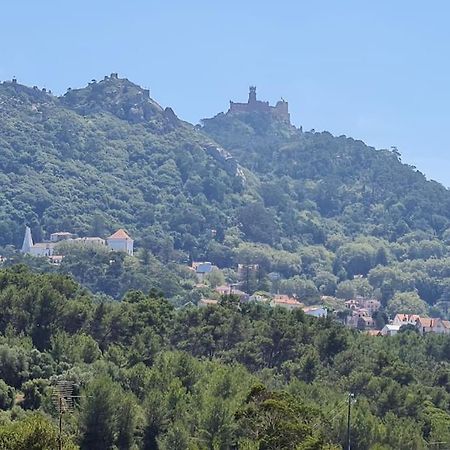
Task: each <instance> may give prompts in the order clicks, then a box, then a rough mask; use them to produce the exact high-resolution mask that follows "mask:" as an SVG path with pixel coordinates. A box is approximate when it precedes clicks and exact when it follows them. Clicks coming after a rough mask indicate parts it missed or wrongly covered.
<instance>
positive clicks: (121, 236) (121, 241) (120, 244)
mask: <svg viewBox="0 0 450 450" xmlns="http://www.w3.org/2000/svg"><path fill="white" fill-rule="evenodd" d="M133 243H134V241H133V239H131V238H130V236H128V234H127V233H126V232H125V230H123V229H122V228H121V229H120V230H117V231H116V232H115V233H114V234H112V235H111V236H109V238H106V244H107V245H108V247H109V248H110V249H111V250H114V251H116V252H126V253H128V254H129V255H130V256H133Z"/></svg>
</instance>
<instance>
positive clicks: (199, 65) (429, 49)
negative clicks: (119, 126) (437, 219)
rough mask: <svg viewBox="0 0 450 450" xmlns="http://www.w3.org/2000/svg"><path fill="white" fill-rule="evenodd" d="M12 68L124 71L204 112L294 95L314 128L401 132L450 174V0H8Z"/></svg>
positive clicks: (5, 13) (433, 173) (383, 140)
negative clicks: (253, 97) (252, 92)
mask: <svg viewBox="0 0 450 450" xmlns="http://www.w3.org/2000/svg"><path fill="white" fill-rule="evenodd" d="M0 19H1V22H0V23H1V25H0V79H2V80H4V79H10V78H11V77H12V76H14V75H15V76H17V78H18V81H19V82H21V83H24V84H28V85H35V84H36V85H38V86H41V87H47V88H49V89H52V90H53V92H55V93H63V92H65V90H66V89H67V87H69V86H70V87H81V86H84V85H86V84H87V82H88V81H90V80H91V79H92V78H96V79H100V78H102V77H103V76H104V75H106V74H109V73H110V72H119V76H124V77H127V78H129V79H130V80H131V81H134V82H136V83H138V84H141V85H143V86H146V87H148V88H150V92H151V96H152V97H153V98H154V99H155V100H157V101H158V102H159V103H160V104H162V105H163V106H171V107H173V108H174V110H175V111H176V113H177V114H178V115H179V116H180V117H181V118H183V119H185V120H188V121H190V122H194V123H196V122H198V121H199V120H200V119H201V118H203V117H210V116H212V115H214V114H216V113H217V112H219V111H223V110H226V109H227V107H228V101H229V100H230V99H233V100H235V101H245V100H246V98H247V91H248V86H249V85H250V84H255V85H256V86H257V89H258V96H259V98H260V99H264V100H269V101H270V102H271V103H272V102H275V101H276V100H278V99H279V98H280V97H281V96H282V97H283V98H285V99H286V100H288V101H289V105H290V110H291V116H292V120H293V122H294V124H295V125H298V126H299V125H302V126H303V128H304V129H306V130H309V129H311V128H314V129H316V130H328V131H331V132H332V133H333V134H336V135H341V134H346V135H348V136H352V137H354V138H358V139H362V140H364V141H365V142H366V143H367V144H369V145H373V146H375V147H377V148H381V147H383V148H389V147H390V146H397V147H398V149H399V150H400V152H401V153H402V155H403V161H404V162H407V163H409V164H413V165H415V166H417V168H419V169H420V170H421V171H422V172H424V173H425V174H426V175H427V176H428V177H429V178H433V179H436V180H438V181H440V182H442V183H443V184H445V185H446V186H450V171H449V170H448V167H449V163H450V144H449V133H450V130H449V125H450V112H449V104H450V26H449V23H450V3H449V2H445V1H432V0H431V1H428V2H425V1H420V2H419V1H414V0H409V1H403V0H391V1H385V0H377V1H368V0H366V1H364V0H358V1H356V0H355V1H346V0H329V1H317V0H316V1H311V0H309V1H303V0H297V1H295V0H290V1H288V0H286V1H284V0H277V1H273V0H272V1H264V0H259V1H256V0H249V1H245V0H240V1H235V0H227V1H214V0H205V1H197V0H191V1H188V0H186V1H181V0H180V1H171V0H166V1H151V0H147V1H144V0H141V1H139V0H127V1H124V0H123V1H117V0H109V1H103V0H91V1H85V0H77V1H70V0H65V1H61V0H59V1H57V0H53V1H50V0H40V1H35V0H29V1H25V0H14V1H9V2H6V1H1V3H0Z"/></svg>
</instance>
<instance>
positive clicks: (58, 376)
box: [0, 266, 450, 450]
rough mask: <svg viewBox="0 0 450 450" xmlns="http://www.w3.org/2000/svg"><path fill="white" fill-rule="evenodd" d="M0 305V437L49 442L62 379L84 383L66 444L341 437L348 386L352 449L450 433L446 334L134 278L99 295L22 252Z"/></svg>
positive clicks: (315, 441)
mask: <svg viewBox="0 0 450 450" xmlns="http://www.w3.org/2000/svg"><path fill="white" fill-rule="evenodd" d="M0 309H1V311H2V315H1V316H0V318H1V321H0V378H1V379H2V380H3V381H2V383H1V386H0V398H1V401H2V405H1V406H2V409H3V411H1V412H0V447H1V446H2V445H3V447H1V448H8V449H23V448H27V449H28V448H34V449H47V448H48V449H50V448H55V442H57V439H58V432H57V428H56V427H55V424H56V423H57V422H56V421H57V411H56V408H55V405H54V403H53V402H52V393H53V389H54V385H55V383H56V382H57V381H62V380H65V381H67V382H70V383H71V384H72V385H73V389H74V394H75V395H77V396H80V397H77V399H76V400H75V410H74V412H73V413H71V414H70V413H69V414H65V415H64V416H63V429H64V433H63V439H64V442H65V444H64V445H65V446H64V448H76V447H77V446H78V447H79V448H81V449H92V448H94V447H95V448H96V449H112V448H120V449H137V448H142V449H187V448H191V449H213V448H223V449H227V448H239V449H275V448H276V449H291V448H298V449H311V450H312V449H319V448H320V449H326V448H327V449H338V448H341V447H340V446H341V445H342V444H343V443H344V442H345V439H346V411H347V409H346V408H347V398H348V392H350V391H351V392H353V393H354V394H355V396H356V397H355V398H356V401H355V403H354V405H353V421H352V437H353V445H352V448H354V449H355V450H368V449H372V450H374V449H378V448H383V449H393V450H394V449H395V450H397V449H405V450H406V449H408V450H414V449H425V448H429V447H428V446H429V445H431V444H430V443H431V442H449V441H450V436H449V431H448V430H449V424H450V381H449V379H450V378H449V376H450V375H449V374H450V359H449V354H450V353H449V348H450V336H445V335H432V334H430V335H426V336H420V335H418V334H417V333H416V332H414V331H407V330H406V331H404V332H402V333H400V334H399V335H398V336H395V337H391V338H389V337H386V338H373V337H370V336H367V335H364V334H360V333H358V332H356V331H351V330H348V329H346V328H343V327H342V326H340V325H339V324H337V323H335V322H333V321H331V320H329V319H314V318H310V317H307V316H305V315H304V313H303V312H302V311H294V312H289V311H286V310H284V309H279V308H275V309H273V308H270V307H265V306H262V305H257V304H242V305H240V306H239V304H238V303H235V302H233V301H224V302H222V304H221V305H219V306H215V307H207V308H195V307H194V308H184V309H178V310H176V309H174V308H173V306H171V304H170V303H169V302H167V301H166V300H164V299H163V298H162V297H159V296H157V295H155V294H152V295H144V294H143V293H140V292H137V291H134V292H129V293H128V294H127V295H126V296H125V297H124V298H123V300H122V301H121V302H115V301H113V302H105V301H99V300H98V299H95V298H93V297H92V296H91V295H90V294H89V293H88V292H87V291H86V290H85V289H83V288H81V287H80V286H79V285H77V284H76V283H74V282H73V281H72V280H71V279H69V278H67V277H65V276H62V275H55V274H35V273H33V272H31V271H30V270H29V269H27V268H26V267H25V266H15V267H12V268H10V269H7V270H2V271H0ZM31 442H32V445H31V444H30V443H31Z"/></svg>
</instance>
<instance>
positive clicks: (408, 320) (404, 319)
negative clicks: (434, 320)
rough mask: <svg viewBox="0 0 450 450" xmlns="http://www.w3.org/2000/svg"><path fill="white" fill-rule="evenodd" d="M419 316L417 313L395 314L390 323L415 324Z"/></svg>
mask: <svg viewBox="0 0 450 450" xmlns="http://www.w3.org/2000/svg"><path fill="white" fill-rule="evenodd" d="M419 319H420V316H419V315H417V314H396V315H395V317H394V320H393V321H392V323H393V324H394V325H416V323H417V321H418V320H419Z"/></svg>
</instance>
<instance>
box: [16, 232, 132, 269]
mask: <svg viewBox="0 0 450 450" xmlns="http://www.w3.org/2000/svg"><path fill="white" fill-rule="evenodd" d="M61 242H76V243H81V244H86V245H95V246H97V245H99V246H105V245H107V246H108V248H109V249H110V250H112V251H118V252H120V251H123V252H126V253H127V254H129V255H131V256H132V255H133V239H131V238H130V236H128V234H127V233H126V232H125V231H124V230H122V229H120V230H118V231H116V232H115V233H114V234H113V235H112V236H110V237H109V238H107V240H106V241H105V239H102V238H100V237H81V238H79V237H76V235H75V234H73V233H69V232H66V231H59V232H56V233H52V234H51V235H50V240H49V241H46V242H37V243H34V242H33V236H32V234H31V229H30V227H26V228H25V236H24V239H23V244H22V248H21V252H22V253H24V254H26V255H31V256H38V257H47V258H51V261H50V262H51V263H52V264H55V265H58V264H60V263H61V260H62V257H61V256H59V255H56V254H55V251H56V252H57V246H58V245H59V244H60V243H61ZM57 256H58V257H57Z"/></svg>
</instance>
